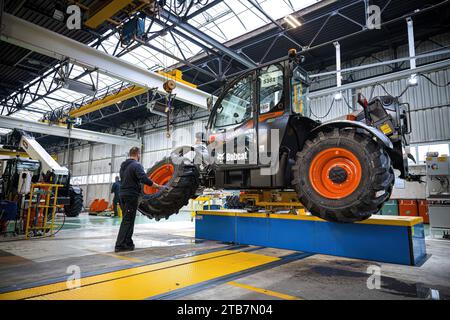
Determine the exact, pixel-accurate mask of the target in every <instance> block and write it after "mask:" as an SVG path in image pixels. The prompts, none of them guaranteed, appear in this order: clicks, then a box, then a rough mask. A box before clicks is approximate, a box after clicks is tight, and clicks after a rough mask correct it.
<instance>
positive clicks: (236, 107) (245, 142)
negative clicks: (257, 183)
mask: <svg viewBox="0 0 450 320" xmlns="http://www.w3.org/2000/svg"><path fill="white" fill-rule="evenodd" d="M255 83H256V72H254V71H253V72H251V73H249V74H246V75H245V76H243V77H241V78H239V79H238V80H236V81H234V82H233V83H232V84H231V85H230V86H229V87H228V88H227V89H226V90H225V91H224V93H223V94H222V95H221V96H220V97H219V99H218V100H217V102H216V104H215V106H214V108H213V111H212V116H211V118H210V121H209V124H208V127H209V132H208V134H209V142H210V145H209V148H210V154H211V156H212V158H213V160H214V162H215V164H216V165H217V166H219V167H221V168H229V169H234V168H236V169H242V168H247V167H251V166H256V165H257V152H256V143H257V137H256V127H255V121H257V118H256V117H257V106H256V90H255Z"/></svg>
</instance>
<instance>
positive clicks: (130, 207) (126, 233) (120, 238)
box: [116, 197, 138, 248]
mask: <svg viewBox="0 0 450 320" xmlns="http://www.w3.org/2000/svg"><path fill="white" fill-rule="evenodd" d="M120 200H121V203H122V204H123V207H122V223H121V224H120V229H119V234H118V235H117V241H116V248H123V247H126V246H131V245H133V240H132V239H131V237H132V236H133V231H134V220H135V219H136V211H137V207H138V197H120Z"/></svg>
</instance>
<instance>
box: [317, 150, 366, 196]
mask: <svg viewBox="0 0 450 320" xmlns="http://www.w3.org/2000/svg"><path fill="white" fill-rule="evenodd" d="M361 179H362V168H361V163H360V162H359V160H358V158H357V157H356V156H355V155H354V154H353V153H352V152H351V151H348V150H345V149H342V148H330V149H327V150H324V151H322V152H320V153H319V154H318V155H316V156H315V157H314V159H313V161H312V163H311V167H310V168H309V180H310V181H311V184H312V187H313V188H314V190H315V191H316V192H317V193H318V194H320V195H321V196H322V197H325V198H328V199H334V200H337V199H343V198H346V197H348V196H350V195H351V194H352V193H353V192H355V190H356V189H357V188H358V186H359V184H360V183H361Z"/></svg>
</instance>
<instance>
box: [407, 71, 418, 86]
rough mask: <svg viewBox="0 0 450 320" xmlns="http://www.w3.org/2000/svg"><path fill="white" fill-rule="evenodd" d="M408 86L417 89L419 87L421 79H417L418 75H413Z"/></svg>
mask: <svg viewBox="0 0 450 320" xmlns="http://www.w3.org/2000/svg"><path fill="white" fill-rule="evenodd" d="M408 84H409V85H410V86H411V87H415V86H417V85H418V84H419V79H417V75H416V74H413V75H411V77H410V78H409V79H408Z"/></svg>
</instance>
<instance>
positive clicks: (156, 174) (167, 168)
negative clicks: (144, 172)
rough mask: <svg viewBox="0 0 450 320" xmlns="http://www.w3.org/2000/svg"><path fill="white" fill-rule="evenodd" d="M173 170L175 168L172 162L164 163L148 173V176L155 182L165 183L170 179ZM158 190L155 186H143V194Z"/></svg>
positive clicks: (153, 192)
mask: <svg viewBox="0 0 450 320" xmlns="http://www.w3.org/2000/svg"><path fill="white" fill-rule="evenodd" d="M174 171H175V169H174V167H173V165H172V164H165V165H163V166H161V167H159V168H158V169H156V170H155V171H153V173H152V174H150V175H149V176H148V177H149V179H150V180H152V181H153V182H154V183H156V184H159V185H165V184H167V183H168V182H169V181H170V179H172V177H173V172H174ZM158 191H159V190H158V189H156V188H153V187H149V186H144V193H145V194H155V193H157V192H158Z"/></svg>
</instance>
